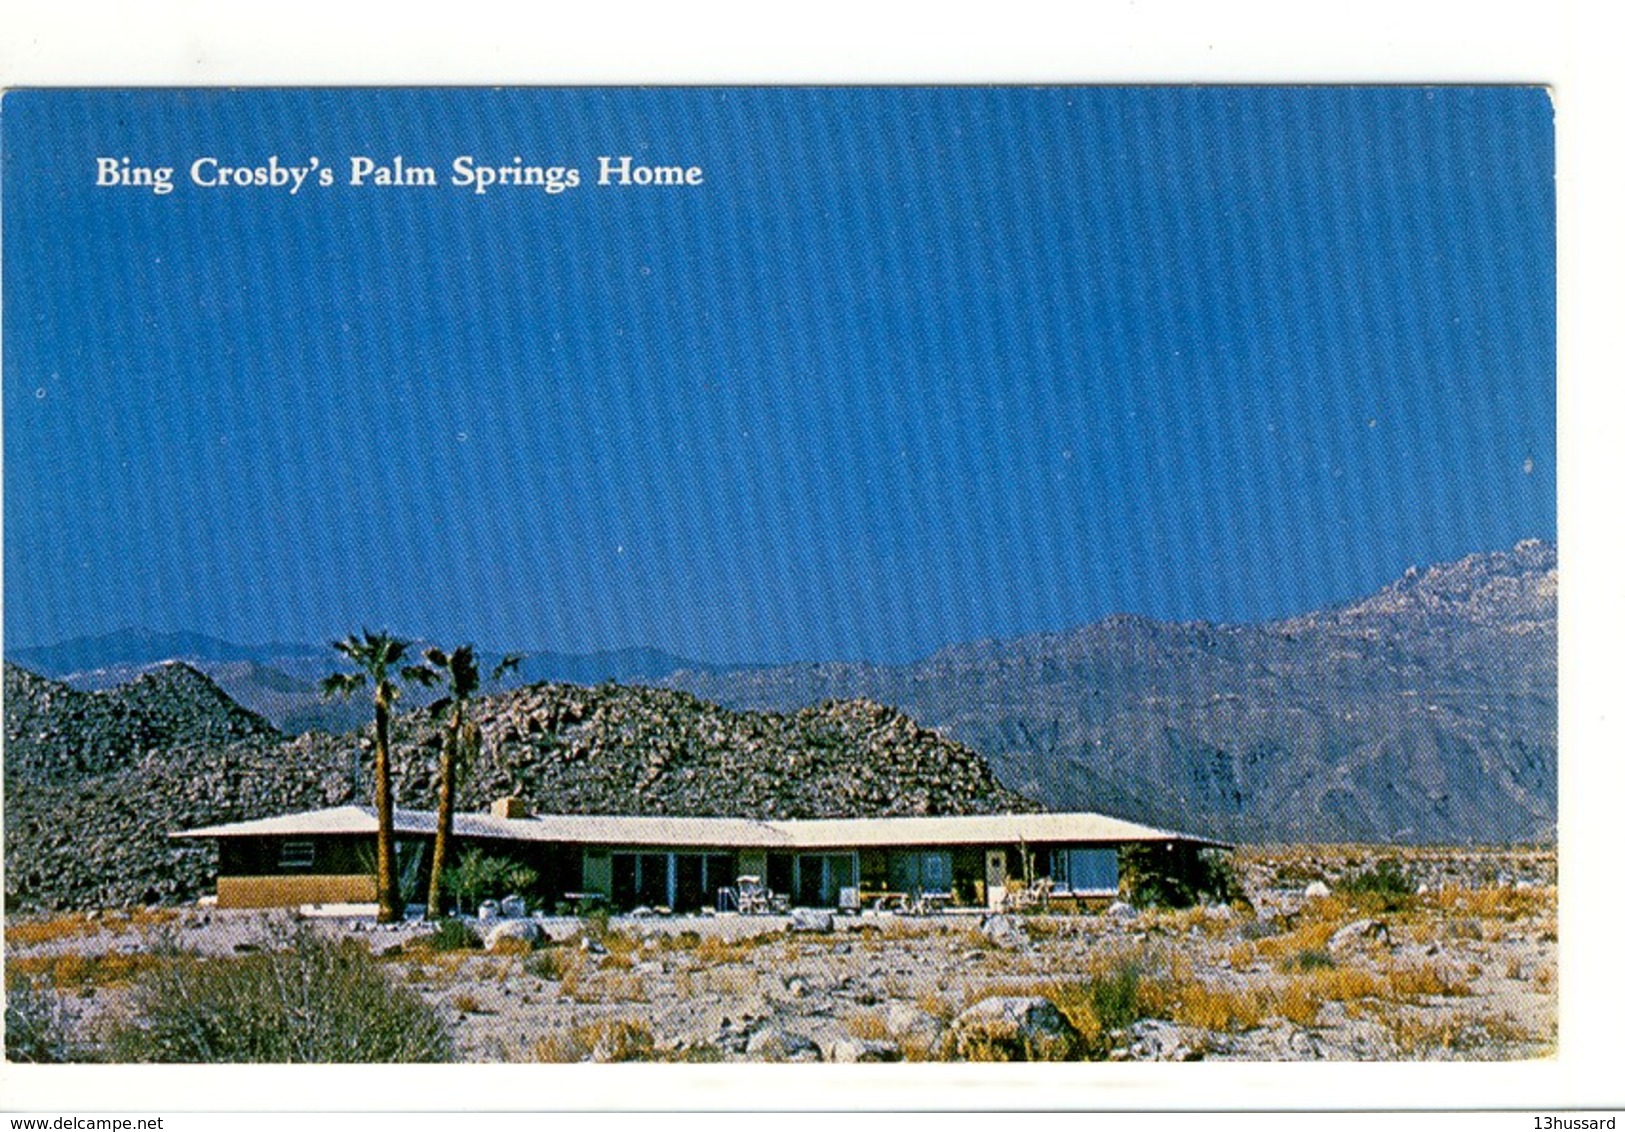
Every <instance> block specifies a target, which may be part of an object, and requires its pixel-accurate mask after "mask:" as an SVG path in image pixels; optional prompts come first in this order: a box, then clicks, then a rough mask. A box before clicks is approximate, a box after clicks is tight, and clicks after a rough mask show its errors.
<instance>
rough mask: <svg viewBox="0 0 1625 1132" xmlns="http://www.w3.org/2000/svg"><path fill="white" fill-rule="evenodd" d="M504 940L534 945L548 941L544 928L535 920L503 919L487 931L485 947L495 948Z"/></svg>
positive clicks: (488, 948)
mask: <svg viewBox="0 0 1625 1132" xmlns="http://www.w3.org/2000/svg"><path fill="white" fill-rule="evenodd" d="M503 940H513V941H515V942H516V943H528V944H530V945H531V946H532V947H534V946H535V945H536V944H538V943H545V942H547V937H546V936H545V935H544V934H543V933H542V929H541V928H539V927H537V925H536V921H535V920H502V921H500V922H498V923H496V924H493V925H492V926H491V929H490V930H489V931H487V932H486V933H485V949H486V950H487V951H490V950H492V949H494V948H495V947H496V946H497V945H498V944H500V943H501V942H502V941H503Z"/></svg>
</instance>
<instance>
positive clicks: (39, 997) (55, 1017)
mask: <svg viewBox="0 0 1625 1132" xmlns="http://www.w3.org/2000/svg"><path fill="white" fill-rule="evenodd" d="M74 1021H75V1019H74V1016H73V1012H72V1011H70V1010H69V1009H68V1008H67V1007H66V1006H65V1005H63V1002H62V998H61V996H59V995H58V994H57V993H56V992H55V991H54V990H52V989H51V988H50V987H48V986H39V985H36V984H35V982H34V980H33V979H30V978H27V977H26V976H16V977H13V978H11V979H9V980H7V982H6V1059H7V1060H8V1061H32V1062H64V1061H77V1060H80V1059H81V1052H82V1051H81V1050H80V1049H79V1046H78V1043H77V1041H76V1040H75V1039H74V1033H73V1026H74Z"/></svg>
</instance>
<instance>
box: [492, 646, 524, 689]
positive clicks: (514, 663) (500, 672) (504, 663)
mask: <svg viewBox="0 0 1625 1132" xmlns="http://www.w3.org/2000/svg"><path fill="white" fill-rule="evenodd" d="M524 659H525V658H524V657H523V656H522V655H520V654H519V653H516V652H511V653H509V654H508V655H507V656H505V657H503V658H502V659H501V660H500V661H498V662H497V666H496V667H495V668H493V669H491V683H493V684H495V683H496V682H497V681H498V680H501V679H502V678H503V677H504V676H506V675H507V674H508V673H510V672H517V671H519V664H520V662H521V661H523V660H524Z"/></svg>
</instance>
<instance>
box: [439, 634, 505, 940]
mask: <svg viewBox="0 0 1625 1132" xmlns="http://www.w3.org/2000/svg"><path fill="white" fill-rule="evenodd" d="M423 659H424V660H426V661H428V662H429V664H430V665H432V666H433V667H434V669H435V670H436V674H437V676H438V675H439V674H444V675H445V678H446V687H447V690H448V694H447V695H446V696H445V697H444V698H442V699H440V700H438V701H437V702H436V703H435V704H433V705H432V706H431V708H430V710H431V711H432V712H434V713H435V714H436V715H437V716H441V717H443V718H445V719H446V736H445V740H444V742H443V743H442V745H441V748H440V811H439V813H438V815H437V816H436V819H435V827H434V858H433V860H432V862H431V864H430V865H429V908H428V911H427V913H426V914H427V915H428V916H429V918H430V919H435V918H438V917H440V916H444V915H445V914H446V893H445V875H446V868H447V866H448V865H449V863H450V857H451V816H452V812H453V809H454V807H455V804H456V797H457V763H458V761H459V760H461V759H463V758H465V757H469V756H472V755H473V754H474V753H475V752H477V751H478V750H479V749H480V728H479V725H478V724H477V723H475V722H474V721H473V720H472V719H470V718H469V715H468V701H469V700H471V699H473V698H474V696H475V695H477V694H478V693H479V690H480V683H481V676H480V662H479V658H478V657H477V656H476V655H475V654H474V646H473V645H459V646H458V647H457V648H455V649H453V650H452V652H451V655H449V656H448V655H447V654H446V653H445V652H444V651H442V650H441V649H437V648H428V649H424V650H423ZM519 660H520V658H519V657H518V656H516V655H514V654H512V653H510V654H509V655H507V656H505V657H503V658H502V660H501V661H500V662H498V664H497V666H496V667H495V668H493V669H491V671H490V672H489V673H488V674H486V676H485V679H486V680H489V681H490V682H491V683H493V684H494V683H496V682H497V681H498V680H500V679H502V677H503V676H505V675H507V674H508V673H509V672H510V671H512V670H513V669H515V668H518V667H519Z"/></svg>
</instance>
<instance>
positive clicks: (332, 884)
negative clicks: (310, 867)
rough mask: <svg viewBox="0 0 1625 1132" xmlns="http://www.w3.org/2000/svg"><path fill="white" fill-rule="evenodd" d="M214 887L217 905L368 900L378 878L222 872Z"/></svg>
mask: <svg viewBox="0 0 1625 1132" xmlns="http://www.w3.org/2000/svg"><path fill="white" fill-rule="evenodd" d="M215 891H216V896H217V899H218V900H219V906H220V907H221V908H287V907H293V906H296V905H299V904H371V903H372V902H373V901H375V900H377V899H378V879H377V878H376V877H374V876H373V875H371V874H370V873H355V874H347V873H335V874H322V873H307V874H302V875H299V876H257V877H256V876H222V877H221V878H220V879H219V881H218V883H217V886H216V890H215Z"/></svg>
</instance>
